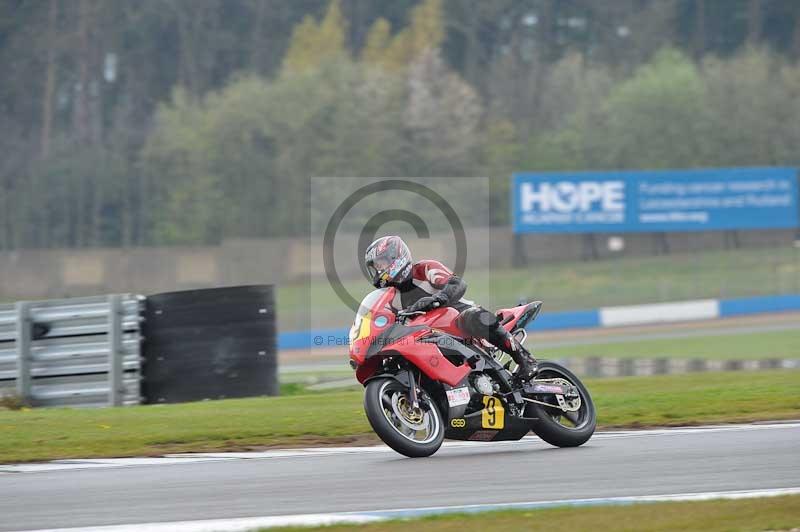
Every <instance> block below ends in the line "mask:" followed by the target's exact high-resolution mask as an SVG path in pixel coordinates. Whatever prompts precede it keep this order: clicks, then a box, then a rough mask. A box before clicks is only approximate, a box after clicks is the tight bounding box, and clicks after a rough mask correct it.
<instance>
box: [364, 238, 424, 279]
mask: <svg viewBox="0 0 800 532" xmlns="http://www.w3.org/2000/svg"><path fill="white" fill-rule="evenodd" d="M364 266H366V269H367V275H368V276H369V277H370V278H371V280H372V285H373V286H374V287H375V288H384V287H387V286H398V285H400V284H403V283H404V282H405V281H407V280H408V279H409V278H410V277H411V267H412V259H411V251H410V250H409V249H408V246H407V245H406V243H405V242H403V239H402V238H400V237H399V236H384V237H381V238H379V239H377V240H376V241H375V242H373V243H372V244H370V245H369V246H367V251H366V253H365V254H364Z"/></svg>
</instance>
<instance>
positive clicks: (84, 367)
mask: <svg viewBox="0 0 800 532" xmlns="http://www.w3.org/2000/svg"><path fill="white" fill-rule="evenodd" d="M143 301H144V298H143V297H142V296H137V295H131V294H123V295H119V294H114V295H109V296H97V297H85V298H75V299H61V300H50V301H35V302H30V301H21V302H18V303H16V304H15V305H0V395H3V394H9V393H10V394H15V395H17V396H18V397H19V398H20V399H21V400H23V401H24V402H26V403H28V404H31V405H33V406H121V405H130V404H138V403H139V402H140V396H139V395H140V392H139V389H140V381H141V372H140V365H141V352H140V351H141V334H140V320H141V318H140V315H141V306H142V304H143Z"/></svg>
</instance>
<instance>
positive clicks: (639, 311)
mask: <svg viewBox="0 0 800 532" xmlns="http://www.w3.org/2000/svg"><path fill="white" fill-rule="evenodd" d="M786 311H800V294H787V295H780V296H765V297H745V298H737V299H722V300H719V299H702V300H696V301H679V302H673V303H654V304H647V305H629V306H620V307H604V308H599V309H590V310H578V311H569V312H550V313H547V312H543V313H542V314H540V315H539V317H538V318H536V320H535V321H534V322H533V323H531V324H530V325H529V326H528V330H529V331H532V332H536V331H553V330H559V329H587V328H594V327H619V326H626V325H649V324H657V323H676V322H686V321H695V320H709V319H715V318H726V317H731V316H742V315H748V314H762V313H768V312H786ZM348 333H349V330H348V329H344V328H342V329H315V330H307V331H292V332H285V333H281V334H280V335H278V348H279V349H314V348H321V347H337V346H347V338H348Z"/></svg>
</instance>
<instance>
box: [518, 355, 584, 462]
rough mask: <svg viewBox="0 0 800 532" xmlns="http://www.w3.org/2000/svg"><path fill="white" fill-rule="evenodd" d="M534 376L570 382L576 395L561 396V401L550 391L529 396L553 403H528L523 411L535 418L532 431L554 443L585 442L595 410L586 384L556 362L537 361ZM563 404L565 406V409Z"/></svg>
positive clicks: (567, 444) (551, 443)
mask: <svg viewBox="0 0 800 532" xmlns="http://www.w3.org/2000/svg"><path fill="white" fill-rule="evenodd" d="M536 380H537V381H539V380H551V381H552V382H557V383H560V384H565V383H564V382H563V381H566V383H569V384H571V385H573V386H575V387H576V388H577V389H578V394H579V397H577V398H574V399H572V400H569V399H568V398H567V399H565V400H564V403H563V404H559V403H560V401H559V400H558V398H557V397H556V396H555V395H553V394H541V395H535V396H533V397H531V399H535V400H537V401H542V402H544V403H549V404H552V405H553V406H545V405H542V404H537V403H528V404H527V406H526V407H525V415H526V416H528V417H535V418H538V419H537V420H536V421H534V422H533V423H532V428H533V432H535V433H536V435H537V436H539V437H540V438H541V439H543V440H544V441H546V442H547V443H549V444H550V445H555V446H556V447H577V446H579V445H583V444H584V443H586V442H587V441H588V440H589V438H591V437H592V434H594V429H595V426H596V424H597V414H596V412H595V409H594V403H593V402H592V398H591V396H590V395H589V390H587V389H586V386H584V385H583V383H582V382H581V381H580V379H578V377H576V376H575V374H574V373H572V372H571V371H570V370H568V369H567V368H565V367H564V366H562V365H560V364H556V363H555V362H546V361H545V362H541V363H539V372H538V373H537V374H536ZM562 406H564V407H566V411H565V410H564V408H562Z"/></svg>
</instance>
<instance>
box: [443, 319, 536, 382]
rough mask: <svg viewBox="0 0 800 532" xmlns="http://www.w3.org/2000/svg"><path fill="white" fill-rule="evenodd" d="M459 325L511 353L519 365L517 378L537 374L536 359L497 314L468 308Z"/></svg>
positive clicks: (524, 378) (523, 379) (522, 378)
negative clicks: (501, 322)
mask: <svg viewBox="0 0 800 532" xmlns="http://www.w3.org/2000/svg"><path fill="white" fill-rule="evenodd" d="M459 327H460V328H461V329H462V330H463V331H466V332H467V333H468V334H470V335H472V336H475V337H478V338H484V339H486V341H488V342H489V343H490V344H492V345H493V346H495V347H497V348H498V349H500V350H501V351H503V352H504V353H507V354H509V355H511V358H513V359H514V362H516V363H517V366H518V368H517V371H516V373H514V375H515V376H516V378H517V379H519V380H522V381H528V380H531V379H532V378H533V377H534V375H536V371H537V364H536V360H535V359H534V358H533V356H531V354H530V353H529V352H528V350H527V349H525V348H524V347H522V344H520V343H519V342H518V341H517V340H516V338H514V337H513V336H512V335H511V333H510V332H508V331H507V330H505V328H504V327H503V326H502V325H501V324H500V320H499V318H498V317H497V315H496V314H493V313H491V312H489V311H488V310H486V309H484V308H481V307H472V308H469V309H466V310H465V311H463V312H462V313H461V316H460V317H459Z"/></svg>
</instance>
